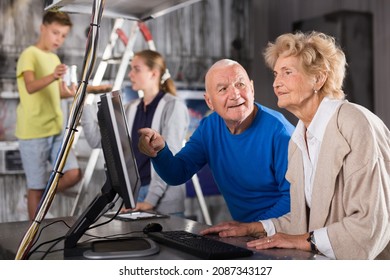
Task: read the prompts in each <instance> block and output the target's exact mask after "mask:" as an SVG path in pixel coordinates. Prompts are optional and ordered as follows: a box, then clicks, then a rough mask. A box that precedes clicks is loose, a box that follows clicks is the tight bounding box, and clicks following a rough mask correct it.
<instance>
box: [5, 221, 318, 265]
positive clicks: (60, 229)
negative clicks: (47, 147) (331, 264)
mask: <svg viewBox="0 0 390 280" xmlns="http://www.w3.org/2000/svg"><path fill="white" fill-rule="evenodd" d="M105 219H106V218H102V219H101V220H103V221H104V220H105ZM60 220H63V221H65V222H66V223H67V224H68V225H69V226H71V225H72V224H73V223H74V221H75V220H76V218H75V217H65V218H55V219H45V220H44V221H42V224H41V227H40V229H39V231H40V230H42V229H43V228H44V226H46V225H48V224H50V223H53V222H55V221H60ZM150 222H157V223H160V224H161V225H162V226H163V230H186V231H189V232H193V233H199V231H200V230H202V229H205V228H207V227H208V226H207V225H205V224H202V223H199V222H195V221H192V220H188V219H183V218H179V217H174V216H172V217H168V218H155V219H145V220H139V221H130V222H127V221H126V222H125V221H119V220H113V221H111V222H110V223H108V224H106V225H103V226H101V227H98V228H94V229H92V230H90V231H88V232H87V233H89V234H92V235H96V236H109V235H115V234H126V233H130V232H134V231H142V229H143V228H144V226H145V225H146V224H148V223H150ZM28 227H29V222H27V221H25V222H11V223H1V224H0V259H14V258H15V255H16V252H17V250H18V246H19V243H20V241H21V239H22V238H23V236H24V234H25V232H26V230H27V229H28ZM67 231H68V228H67V227H66V226H65V225H64V223H61V222H58V223H55V224H52V225H50V226H48V227H46V228H44V229H43V230H42V233H41V236H40V239H39V241H38V243H37V244H39V243H42V242H44V241H49V240H52V239H55V238H58V237H61V236H64V235H65V234H66V233H67ZM38 235H39V234H37V236H38ZM126 236H127V237H128V236H144V235H143V234H142V233H134V234H133V235H131V234H130V235H126ZM90 238H91V237H89V236H85V235H84V236H83V237H82V238H81V240H80V241H85V240H87V239H90ZM223 240H224V241H225V242H228V243H232V244H235V245H238V246H242V247H245V242H246V241H248V240H249V238H248V237H234V238H224V239H223ZM50 245H51V244H48V245H47V246H46V245H45V246H43V247H42V248H41V249H42V250H44V249H45V248H46V249H47V248H48V247H49V246H50ZM159 247H160V252H159V253H158V254H155V255H151V256H148V257H145V258H140V259H150V260H187V259H188V260H196V259H198V258H197V257H195V256H192V255H190V254H187V253H185V252H182V251H179V250H176V249H173V248H170V247H167V246H165V245H163V244H159ZM55 249H63V242H60V243H59V244H58V245H57V246H56V247H55ZM41 256H42V254H41V253H36V254H33V255H32V257H31V259H40V258H41ZM320 258H321V259H324V258H322V257H321V256H318V255H313V254H312V253H310V252H304V251H299V250H290V249H271V250H261V251H255V254H254V255H253V256H251V257H250V258H247V259H259V260H275V259H281V260H308V259H320ZM46 259H57V260H58V259H60V260H61V259H64V255H63V251H62V250H61V251H57V252H54V253H51V254H49V255H48V256H47V257H46Z"/></svg>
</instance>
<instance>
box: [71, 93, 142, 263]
mask: <svg viewBox="0 0 390 280" xmlns="http://www.w3.org/2000/svg"><path fill="white" fill-rule="evenodd" d="M97 116H98V123H99V127H100V134H101V144H102V149H103V155H104V159H105V169H106V182H105V183H104V185H103V187H102V189H101V193H100V194H98V195H97V196H96V197H95V199H94V200H93V201H92V202H91V203H90V205H89V206H88V207H87V209H86V210H85V211H84V212H83V213H82V214H81V216H80V217H79V218H78V219H77V221H76V222H75V224H74V225H73V226H72V227H71V228H70V230H69V231H68V233H67V234H66V236H65V247H64V255H65V256H79V255H82V254H83V252H84V251H85V250H86V249H89V248H90V247H91V246H89V245H82V246H81V245H80V244H78V241H79V239H80V238H81V237H82V236H83V235H84V233H85V232H86V231H87V230H88V229H89V227H90V226H91V225H92V224H93V223H95V222H96V219H97V218H98V217H100V216H101V214H102V211H103V210H104V209H105V208H106V206H107V205H108V204H110V203H111V202H112V201H113V199H114V198H115V196H116V195H117V194H118V195H119V196H120V197H121V198H122V199H123V202H124V205H125V207H126V208H134V207H135V205H136V202H137V197H138V192H139V188H140V185H141V183H140V182H141V181H140V177H139V173H138V168H137V164H136V160H135V157H134V151H133V148H132V144H131V138H130V134H129V131H128V125H127V120H126V116H125V114H124V110H123V105H122V100H121V95H120V92H119V91H114V92H111V93H106V94H103V95H102V96H101V97H100V102H98V113H97ZM146 253H147V252H146Z"/></svg>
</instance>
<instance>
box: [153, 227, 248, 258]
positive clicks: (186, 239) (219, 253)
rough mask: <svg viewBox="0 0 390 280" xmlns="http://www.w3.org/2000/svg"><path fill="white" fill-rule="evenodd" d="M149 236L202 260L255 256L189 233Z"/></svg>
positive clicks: (157, 233) (158, 233)
mask: <svg viewBox="0 0 390 280" xmlns="http://www.w3.org/2000/svg"><path fill="white" fill-rule="evenodd" d="M148 236H149V237H151V238H152V239H154V240H155V241H157V242H160V243H163V244H166V245H168V246H169V247H171V248H175V249H178V250H181V251H184V252H186V253H189V254H191V255H194V256H197V257H199V258H202V259H213V260H221V259H235V258H242V257H249V256H251V255H252V254H253V252H252V251H251V250H248V249H245V248H241V247H238V246H235V245H232V244H228V243H224V242H222V241H218V240H215V239H211V238H208V237H206V236H203V235H198V234H193V233H190V232H187V231H161V232H149V233H148Z"/></svg>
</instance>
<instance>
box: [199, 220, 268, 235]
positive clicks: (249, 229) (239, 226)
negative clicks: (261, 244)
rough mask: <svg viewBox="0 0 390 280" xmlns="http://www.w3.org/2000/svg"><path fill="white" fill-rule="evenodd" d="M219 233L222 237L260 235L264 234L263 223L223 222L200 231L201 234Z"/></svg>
mask: <svg viewBox="0 0 390 280" xmlns="http://www.w3.org/2000/svg"><path fill="white" fill-rule="evenodd" d="M216 233H217V234H218V235H219V236H220V237H229V236H257V237H258V236H260V235H262V234H264V228H263V225H262V223H260V222H253V223H239V222H235V221H231V222H223V223H220V224H218V225H215V226H212V227H210V228H208V229H205V230H203V231H201V232H200V234H203V235H205V234H216Z"/></svg>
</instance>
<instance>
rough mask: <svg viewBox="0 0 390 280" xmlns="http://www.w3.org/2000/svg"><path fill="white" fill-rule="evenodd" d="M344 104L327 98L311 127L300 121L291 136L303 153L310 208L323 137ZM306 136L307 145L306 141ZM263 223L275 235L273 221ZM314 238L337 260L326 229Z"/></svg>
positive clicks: (307, 202) (315, 234)
mask: <svg viewBox="0 0 390 280" xmlns="http://www.w3.org/2000/svg"><path fill="white" fill-rule="evenodd" d="M342 102H343V101H342V100H334V99H329V98H328V97H325V98H324V99H323V100H322V102H321V104H320V106H319V107H318V110H317V112H316V114H315V115H314V118H313V120H312V121H311V123H310V125H309V127H308V128H307V129H306V127H305V126H304V124H303V122H302V121H299V122H298V124H297V126H296V129H295V131H294V133H293V135H292V136H291V141H294V142H295V143H296V144H297V146H298V148H299V149H300V150H301V152H302V158H303V169H304V174H305V198H306V204H307V206H308V207H309V208H310V207H311V195H312V190H313V181H314V176H315V174H316V169H317V161H318V155H319V153H320V149H321V143H322V140H323V136H324V133H325V130H326V127H327V125H328V122H329V120H330V119H331V117H332V116H333V114H334V113H335V112H336V110H337V108H338V107H339V106H340V105H341V103H342ZM305 135H306V139H307V143H306V141H305ZM261 223H262V224H263V226H264V229H265V231H266V232H267V235H268V236H270V235H273V234H275V227H274V225H273V223H272V222H271V220H264V221H261ZM314 238H315V240H316V245H317V248H318V250H319V251H320V252H321V253H322V254H324V255H325V256H327V257H329V258H331V259H335V258H336V257H335V255H334V252H333V249H332V246H331V244H330V241H329V237H328V233H327V229H326V228H321V229H317V230H315V231H314Z"/></svg>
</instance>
